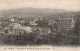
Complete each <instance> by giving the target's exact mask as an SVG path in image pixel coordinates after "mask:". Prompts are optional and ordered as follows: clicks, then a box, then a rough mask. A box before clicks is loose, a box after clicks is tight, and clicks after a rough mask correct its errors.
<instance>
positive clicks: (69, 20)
mask: <svg viewBox="0 0 80 51" xmlns="http://www.w3.org/2000/svg"><path fill="white" fill-rule="evenodd" d="M56 21H57V25H58V31H63V30H70V29H72V28H73V27H74V20H73V17H59V18H58V19H57V20H56Z"/></svg>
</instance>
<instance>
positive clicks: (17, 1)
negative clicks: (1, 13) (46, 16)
mask: <svg viewBox="0 0 80 51" xmlns="http://www.w3.org/2000/svg"><path fill="white" fill-rule="evenodd" d="M25 7H34V8H51V9H66V10H73V11H80V0H0V10H4V9H17V8H25Z"/></svg>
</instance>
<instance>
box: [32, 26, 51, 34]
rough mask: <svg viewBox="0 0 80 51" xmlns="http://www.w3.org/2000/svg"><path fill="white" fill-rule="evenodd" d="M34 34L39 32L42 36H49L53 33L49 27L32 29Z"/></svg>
mask: <svg viewBox="0 0 80 51" xmlns="http://www.w3.org/2000/svg"><path fill="white" fill-rule="evenodd" d="M32 31H33V32H38V33H40V34H48V33H51V30H50V28H48V27H32Z"/></svg>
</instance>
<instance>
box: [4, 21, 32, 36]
mask: <svg viewBox="0 0 80 51" xmlns="http://www.w3.org/2000/svg"><path fill="white" fill-rule="evenodd" d="M4 30H5V31H7V32H6V33H7V34H15V35H19V34H25V33H30V32H32V31H31V27H26V26H21V25H20V24H18V23H12V24H10V25H8V26H7V27H5V29H4Z"/></svg>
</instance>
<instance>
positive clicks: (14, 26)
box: [9, 23, 31, 32]
mask: <svg viewBox="0 0 80 51" xmlns="http://www.w3.org/2000/svg"><path fill="white" fill-rule="evenodd" d="M9 26H13V28H14V29H21V30H26V31H28V32H29V31H31V27H27V26H22V25H20V24H19V23H12V24H10V25H9Z"/></svg>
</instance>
